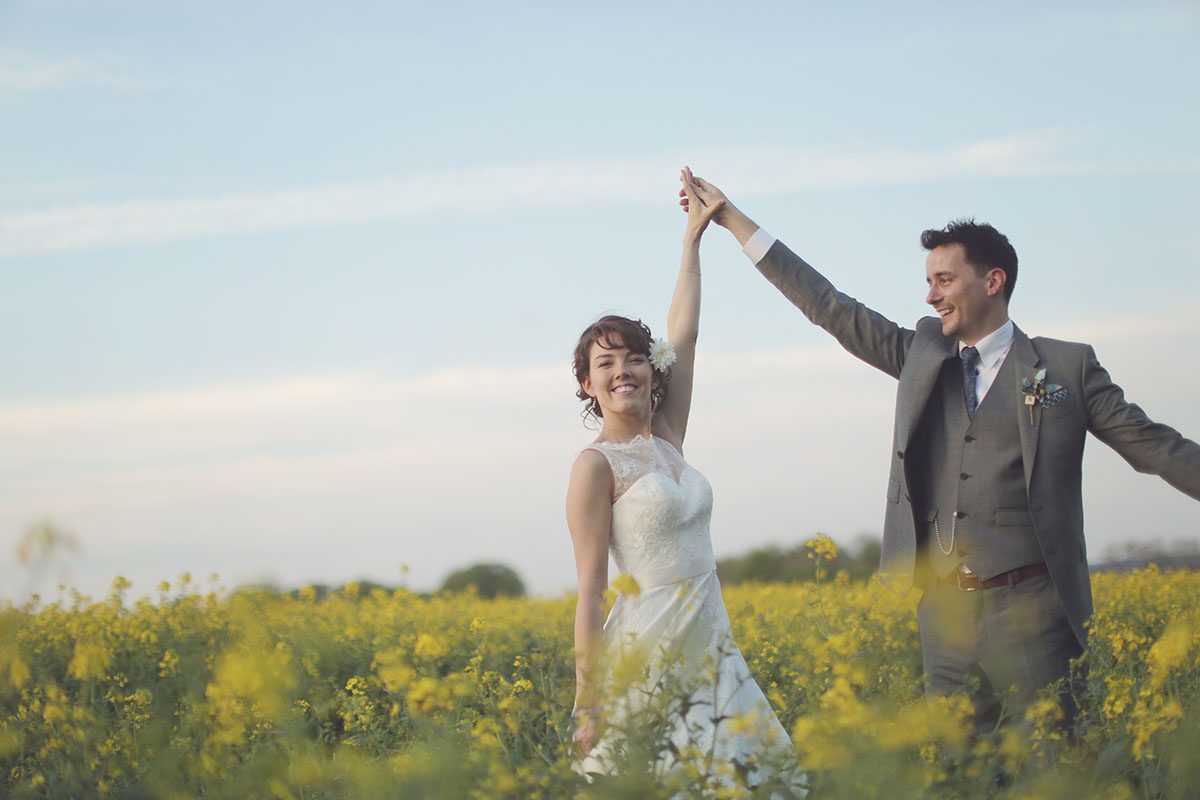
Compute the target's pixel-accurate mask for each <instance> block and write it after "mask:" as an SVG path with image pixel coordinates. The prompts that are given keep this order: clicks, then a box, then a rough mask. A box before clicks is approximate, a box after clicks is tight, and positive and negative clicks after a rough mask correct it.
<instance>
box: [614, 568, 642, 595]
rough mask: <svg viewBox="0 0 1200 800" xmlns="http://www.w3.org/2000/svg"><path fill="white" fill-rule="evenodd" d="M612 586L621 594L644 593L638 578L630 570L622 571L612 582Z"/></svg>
mask: <svg viewBox="0 0 1200 800" xmlns="http://www.w3.org/2000/svg"><path fill="white" fill-rule="evenodd" d="M612 588H613V589H614V590H615V591H617V592H618V593H620V594H627V595H632V596H635V597H636V596H637V595H639V594H641V593H642V587H641V586H638V582H637V580H636V579H635V578H634V577H633V576H632V575H630V574H629V573H628V572H622V573H621V574H620V575H618V576H617V578H616V580H614V581H613V582H612Z"/></svg>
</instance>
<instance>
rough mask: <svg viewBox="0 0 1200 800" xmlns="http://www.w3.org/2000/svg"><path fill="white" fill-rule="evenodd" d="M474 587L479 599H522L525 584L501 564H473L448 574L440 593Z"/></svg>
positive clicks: (513, 572)
mask: <svg viewBox="0 0 1200 800" xmlns="http://www.w3.org/2000/svg"><path fill="white" fill-rule="evenodd" d="M470 586H473V587H475V593H476V594H478V595H479V596H480V597H500V596H505V597H524V596H525V584H524V583H522V582H521V576H519V575H518V574H517V573H516V571H515V570H513V569H512V568H511V567H506V566H505V565H503V564H473V565H472V566H469V567H467V568H466V569H460V570H456V571H454V572H452V573H450V574H449V575H448V576H447V577H446V580H444V581H442V591H444V592H463V591H467V587H470Z"/></svg>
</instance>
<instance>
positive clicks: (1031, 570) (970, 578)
mask: <svg viewBox="0 0 1200 800" xmlns="http://www.w3.org/2000/svg"><path fill="white" fill-rule="evenodd" d="M1048 572H1050V568H1049V567H1047V566H1046V565H1045V564H1030V565H1028V566H1024V567H1018V568H1017V569H1010V570H1009V571H1008V572H1002V573H1000V574H999V575H997V576H995V577H994V578H988V579H987V580H986V581H981V580H980V579H979V576H978V575H976V574H975V573H974V572H971V571H970V570H967V569H966V567H962V568H961V569H960V570H959V571H956V572H953V573H951V574H950V575H948V576H946V577H945V578H942V579H941V581H942V583H944V584H946V585H947V586H953V587H954V588H956V589H960V590H962V591H964V592H974V591H978V590H979V589H994V588H996V587H997V586H1014V585H1016V584H1018V583H1020V582H1021V581H1023V580H1025V579H1026V578H1032V577H1034V576H1036V575H1045V574H1047V573H1048Z"/></svg>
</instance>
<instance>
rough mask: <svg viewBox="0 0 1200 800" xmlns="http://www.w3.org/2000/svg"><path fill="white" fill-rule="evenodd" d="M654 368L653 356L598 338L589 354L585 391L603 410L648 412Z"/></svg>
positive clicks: (616, 412)
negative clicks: (651, 360) (651, 363)
mask: <svg viewBox="0 0 1200 800" xmlns="http://www.w3.org/2000/svg"><path fill="white" fill-rule="evenodd" d="M653 384H654V370H653V368H652V367H651V366H650V357H649V356H647V355H644V354H643V353H635V352H630V350H629V348H627V347H626V346H625V345H624V343H622V342H621V341H619V340H618V341H605V340H598V341H596V342H593V343H592V349H591V352H590V353H589V354H588V374H587V377H586V378H584V381H583V390H584V391H585V392H587V393H588V395H590V396H591V397H594V398H596V402H598V403H599V404H600V408H601V409H603V411H604V413H605V414H606V415H607V414H608V413H610V412H611V413H614V414H629V413H635V414H637V413H647V414H648V413H649V412H650V408H651V389H652V388H653Z"/></svg>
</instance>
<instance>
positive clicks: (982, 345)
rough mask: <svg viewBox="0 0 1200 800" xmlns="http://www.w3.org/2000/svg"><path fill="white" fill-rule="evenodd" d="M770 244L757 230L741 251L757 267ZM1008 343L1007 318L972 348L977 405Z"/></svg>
mask: <svg viewBox="0 0 1200 800" xmlns="http://www.w3.org/2000/svg"><path fill="white" fill-rule="evenodd" d="M773 244H775V237H774V236H772V235H771V234H769V233H767V231H766V230H765V229H763V228H759V229H758V230H756V231H755V232H754V233H753V234H752V235H751V236H750V238H749V239H747V240H746V244H745V245H743V247H742V252H743V253H745V254H746V257H747V258H749V259H750V261H751V262H752V263H755V264H757V263H758V262H759V261H762V259H763V256H765V255H766V254H767V251H768V250H770V249H771V245H773ZM1012 343H1013V323H1012V320H1011V319H1010V320H1006V321H1005V323H1004V324H1003V325H1001V326H1000V327H999V328H997V329H996V330H994V331H992V332H991V333H989V334H988V335H987V336H985V337H983V338H982V339H980V340H979V341H978V342H976V343H975V349H976V350H978V351H979V365H978V366H977V367H976V369H975V397H976V399H977V400H978V401H979V402H980V403H982V402H983V396H984V395H985V394H987V391H988V389H990V388H992V383H993V382H994V381H995V380H996V373H998V372H999V371H1000V367H1002V366H1003V365H1004V358H1005V356H1007V355H1008V351H1009V350H1011V349H1012ZM964 347H966V345H964V344H963V343H962V342H959V343H958V350H957V351H956V352H957V353H959V354H960V355H959V357H960V358H961V357H962V356H961V353H962V349H963V348H964Z"/></svg>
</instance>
